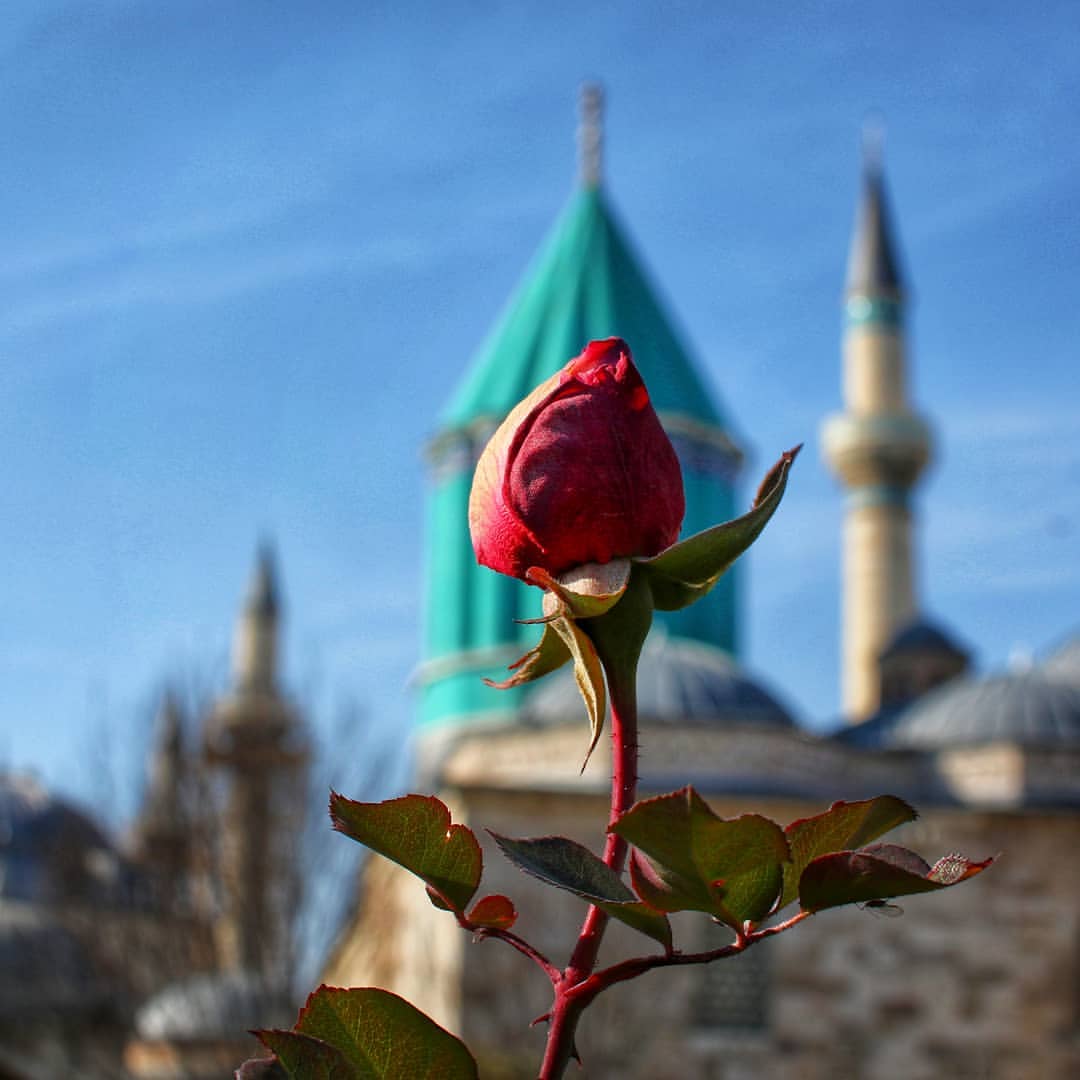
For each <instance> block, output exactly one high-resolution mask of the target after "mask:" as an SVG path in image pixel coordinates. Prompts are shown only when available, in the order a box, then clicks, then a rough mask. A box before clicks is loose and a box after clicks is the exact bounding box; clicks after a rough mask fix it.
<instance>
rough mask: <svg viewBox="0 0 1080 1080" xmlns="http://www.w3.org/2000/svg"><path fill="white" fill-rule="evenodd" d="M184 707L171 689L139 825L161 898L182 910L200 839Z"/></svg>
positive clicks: (138, 847)
mask: <svg viewBox="0 0 1080 1080" xmlns="http://www.w3.org/2000/svg"><path fill="white" fill-rule="evenodd" d="M188 766H189V762H188V757H187V753H186V748H185V746H184V722H183V716H182V715H181V712H180V706H179V704H178V703H177V701H176V697H175V696H174V695H173V693H172V692H171V691H166V693H165V696H164V698H163V699H162V702H161V710H160V712H159V713H158V719H157V732H156V739H155V744H154V749H153V751H152V753H151V755H150V761H149V768H148V774H149V775H148V777H147V781H148V782H147V786H146V794H145V796H144V798H143V805H142V808H141V810H140V812H139V818H138V821H137V822H136V824H135V837H134V848H135V858H136V860H137V861H138V863H139V864H140V866H141V867H142V868H143V870H144V871H145V873H146V874H147V875H148V877H149V879H150V882H151V884H152V887H153V889H154V891H155V893H156V895H157V899H158V902H159V903H161V904H162V905H163V906H166V907H169V908H172V909H173V910H181V909H183V907H184V906H185V905H186V904H187V903H188V901H189V900H190V895H189V892H190V890H189V886H190V877H191V871H192V865H191V856H192V843H193V840H194V829H195V822H194V821H193V813H192V812H193V806H192V801H191V800H192V791H191V776H190V771H189V768H188Z"/></svg>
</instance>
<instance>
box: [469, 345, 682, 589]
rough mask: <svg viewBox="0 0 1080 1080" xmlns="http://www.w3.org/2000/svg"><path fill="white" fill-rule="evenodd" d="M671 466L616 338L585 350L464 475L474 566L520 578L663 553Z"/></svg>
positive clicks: (677, 497)
mask: <svg viewBox="0 0 1080 1080" xmlns="http://www.w3.org/2000/svg"><path fill="white" fill-rule="evenodd" d="M684 511H685V501H684V499H683V485H682V473H681V471H680V469H679V459H678V458H677V457H676V456H675V449H674V447H673V446H672V445H671V441H670V440H669V439H668V437H667V434H666V433H665V431H664V429H663V428H662V427H661V426H660V421H659V419H658V418H657V415H656V412H655V410H654V409H653V407H652V404H651V403H650V401H649V393H648V391H647V390H646V389H645V384H644V383H643V382H642V381H641V376H640V375H639V374H638V370H637V368H636V367H634V362H633V360H632V359H631V357H630V349H629V347H628V346H627V344H626V342H625V341H623V340H622V339H620V338H608V339H607V340H606V341H594V342H591V343H590V344H589V345H588V346H587V347H586V349H585V351H584V352H583V353H582V354H581V355H580V356H578V357H577V358H576V359H574V360H571V361H570V363H568V364H567V365H566V367H564V368H563V369H562V371H560V372H559V373H558V374H556V375H553V376H552V377H551V378H550V379H548V380H547V381H546V382H543V383H541V384H540V386H538V387H537V388H536V389H535V390H534V391H533V392H532V393H531V394H529V396H528V397H527V398H525V400H524V401H522V402H520V403H519V404H518V405H517V406H516V407H515V408H514V410H513V411H512V412H511V413H510V415H509V416H508V417H507V418H506V419H505V420H504V421H503V422H502V424H501V425H500V426H499V428H498V430H497V431H496V432H495V434H494V435H493V436H492V437H491V441H490V442H489V443H488V444H487V446H486V447H485V448H484V452H483V454H481V456H480V461H479V463H478V464H477V466H476V475H475V476H474V478H473V486H472V494H471V495H470V497H469V531H470V533H471V534H472V542H473V548H474V549H475V550H476V557H477V559H478V560H479V561H480V562H481V563H482V564H483V565H484V566H490V567H491V569H493V570H498V571H499V572H500V573H503V574H509V575H510V576H511V577H517V578H522V579H524V578H525V574H526V571H527V570H528V569H529V567H531V566H538V567H542V568H543V569H544V570H547V571H548V573H550V574H552V575H557V574H561V573H564V572H565V571H566V570H569V569H570V568H571V567H574V566H581V565H582V564H584V563H606V562H610V561H611V560H612V559H617V558H625V557H628V556H631V555H643V556H649V555H655V554H657V553H658V552H660V551H663V550H664V548H666V547H669V546H670V545H671V544H673V543H675V541H676V540H677V539H678V536H679V528H680V526H681V525H682V519H683V513H684Z"/></svg>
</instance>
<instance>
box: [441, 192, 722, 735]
mask: <svg viewBox="0 0 1080 1080" xmlns="http://www.w3.org/2000/svg"><path fill="white" fill-rule="evenodd" d="M613 336H618V337H621V338H623V339H625V340H626V341H627V342H628V343H629V345H630V348H631V350H632V352H633V355H634V360H635V362H636V364H637V365H638V368H639V369H640V371H641V373H642V376H643V377H644V379H645V382H646V385H647V386H648V388H649V393H650V396H651V398H652V401H653V405H654V406H655V407H656V410H657V412H658V414H659V416H660V419H661V421H662V422H663V424H664V427H665V428H666V430H667V432H668V434H669V435H670V436H671V438H672V441H673V442H674V444H675V448H676V450H677V451H678V453H679V457H680V460H681V462H682V466H683V474H684V482H685V486H686V504H687V513H686V520H685V523H684V526H683V533H684V535H685V534H689V533H692V532H697V531H698V530H699V529H702V528H706V527H708V526H710V525H714V524H716V523H717V522H718V521H723V520H726V519H727V518H729V517H732V516H734V513H735V508H734V490H733V489H734V481H735V476H736V473H737V470H738V466H739V462H740V459H741V455H740V453H739V451H738V449H737V448H736V447H735V445H734V444H733V442H732V441H731V439H730V438H729V436H728V434H727V426H726V422H725V420H724V418H723V416H722V413H721V412H720V410H719V408H718V407H717V405H716V403H715V402H714V401H713V399H712V398H711V397H710V395H709V394H708V393H707V392H706V390H705V387H704V385H703V383H702V381H701V378H700V377H699V375H698V373H697V371H696V370H695V366H694V364H693V362H692V361H691V359H690V356H689V354H688V352H687V350H686V348H685V347H684V345H683V344H682V342H681V341H680V340H679V337H678V335H677V334H676V333H675V331H674V330H673V328H672V325H671V322H670V320H669V319H668V317H667V316H666V314H665V313H664V311H663V309H662V307H661V305H660V303H659V301H658V300H657V297H656V294H655V292H654V290H653V289H652V287H651V286H650V285H649V282H648V279H647V277H646V275H645V273H644V271H643V270H642V268H641V264H640V262H639V261H638V259H637V258H636V257H635V255H634V253H633V250H632V248H631V246H630V244H629V242H628V240H627V239H626V236H625V234H624V233H623V231H622V229H621V228H620V227H619V225H618V223H617V221H616V219H615V216H614V214H613V212H612V210H611V207H610V205H609V203H608V200H607V198H606V196H605V195H604V193H603V191H602V190H601V189H600V187H599V185H589V186H586V187H584V188H583V189H582V190H580V191H579V192H578V193H577V194H576V195H575V196H574V198H573V199H572V201H571V203H570V205H569V206H568V207H567V209H566V211H565V212H564V213H563V215H562V216H561V218H560V219H559V220H558V222H557V223H556V226H555V228H554V230H553V231H552V233H551V235H550V236H549V238H548V239H547V241H546V243H545V244H544V245H543V247H542V248H541V250H540V253H539V255H538V257H537V258H536V260H535V261H534V263H533V265H532V266H531V267H530V269H529V271H528V272H527V274H526V276H525V279H524V282H523V283H522V285H521V286H520V287H519V288H518V290H517V292H516V293H515V294H514V296H513V298H512V299H511V301H510V304H509V305H508V307H507V309H506V310H505V312H504V313H503V315H502V317H501V318H500V320H499V321H498V323H497V324H496V326H495V329H494V331H493V332H492V333H491V335H490V336H489V338H488V340H487V341H486V342H485V344H484V345H483V347H482V348H481V349H480V351H479V353H478V355H477V356H476V358H475V360H474V361H473V363H472V365H471V366H470V368H469V371H468V373H467V374H466V376H465V378H464V380H463V382H462V383H461V385H460V386H459V388H458V390H457V392H456V393H455V394H454V396H453V398H452V400H451V402H450V404H449V406H448V408H447V409H446V410H445V412H444V413H443V415H442V417H441V423H440V433H439V434H438V435H437V437H436V439H435V441H434V443H433V444H432V448H431V457H432V462H433V466H434V469H433V473H434V475H433V480H434V483H433V490H432V491H431V494H430V502H429V545H428V551H429V559H428V567H427V575H428V576H427V597H428V609H427V619H426V623H427V631H426V632H427V640H426V643H425V655H426V660H425V663H424V665H423V667H422V669H421V682H422V685H423V698H424V700H423V707H422V724H423V726H424V727H425V728H430V727H432V726H434V725H442V724H446V723H456V724H460V723H463V722H471V721H474V720H483V719H489V720H510V719H513V718H514V716H515V715H516V712H517V710H518V709H519V708H520V705H521V702H522V697H523V695H524V693H525V692H527V691H523V690H515V691H510V692H506V691H503V692H500V691H496V690H492V689H490V688H489V687H486V686H484V685H483V683H482V681H481V678H482V677H483V676H487V677H492V678H502V677H504V675H505V667H506V665H507V664H508V663H509V662H511V661H513V660H515V659H517V657H518V656H519V655H520V654H521V653H522V652H524V651H525V650H526V649H528V648H530V647H531V646H532V645H533V644H535V641H536V639H537V637H538V633H537V628H536V627H535V626H520V625H518V624H517V623H515V622H514V620H515V619H523V618H531V617H535V616H536V615H538V614H539V613H540V595H541V594H540V590H538V589H536V588H532V587H529V586H527V585H523V584H521V583H520V582H516V581H514V580H512V579H510V578H506V577H502V576H500V575H498V574H496V573H494V572H493V571H491V570H488V569H486V568H484V567H481V566H478V565H477V564H476V561H475V558H474V556H473V552H472V546H471V543H470V540H469V533H468V522H467V506H468V496H469V489H470V486H471V483H472V471H473V468H474V467H475V463H476V460H477V458H478V457H479V454H480V451H481V450H482V449H483V446H484V444H485V442H486V441H487V438H488V437H489V436H490V434H491V432H492V431H493V430H494V428H495V427H496V426H497V425H498V423H499V422H500V421H501V420H502V419H503V417H505V416H506V414H507V413H508V412H509V411H510V409H511V408H513V406H514V405H516V404H517V402H518V401H520V400H521V399H522V398H523V397H524V396H525V395H526V394H527V393H528V392H529V391H530V390H532V389H533V387H535V386H536V385H537V384H538V383H540V382H541V381H543V380H544V379H546V378H548V377H550V376H551V375H553V374H554V373H555V372H556V371H558V370H559V369H560V368H561V367H562V366H563V365H564V364H565V363H566V362H567V361H568V360H570V359H571V358H573V357H574V356H576V355H577V354H578V353H579V352H581V350H582V349H583V348H584V346H585V345H586V344H587V343H588V342H589V341H592V340H595V339H597V338H606V337H613ZM658 618H659V619H662V621H663V622H664V623H665V624H666V626H667V629H668V632H669V633H670V634H671V635H673V636H678V637H684V638H691V639H694V640H697V641H702V642H705V643H707V644H710V645H714V646H719V647H720V648H724V649H727V650H729V651H731V652H734V651H735V648H736V603H735V580H734V576H733V575H730V574H729V575H728V576H727V577H726V578H725V579H723V580H722V581H721V583H720V585H719V586H718V587H717V588H716V589H715V590H714V591H713V592H712V593H711V594H710V595H709V597H708V598H707V599H706V600H704V601H702V602H700V603H698V604H696V605H694V606H693V607H691V608H688V609H687V610H685V611H682V612H674V613H670V614H662V615H659V616H658Z"/></svg>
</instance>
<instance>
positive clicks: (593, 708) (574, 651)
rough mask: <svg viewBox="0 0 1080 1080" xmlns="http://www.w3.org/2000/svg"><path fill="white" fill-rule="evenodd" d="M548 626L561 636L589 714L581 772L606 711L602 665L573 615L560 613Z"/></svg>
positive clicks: (597, 740) (598, 738) (597, 735)
mask: <svg viewBox="0 0 1080 1080" xmlns="http://www.w3.org/2000/svg"><path fill="white" fill-rule="evenodd" d="M549 626H550V627H551V628H552V629H553V630H554V631H555V633H556V634H558V635H559V637H560V638H562V641H563V644H564V645H565V646H566V648H567V650H568V651H569V653H570V655H571V656H572V657H573V660H574V681H575V682H576V683H577V688H578V690H579V691H580V692H581V698H582V700H583V701H584V702H585V711H586V712H587V713H588V716H589V731H590V738H589V748H588V750H586V751H585V760H584V761H583V762H582V763H581V771H582V772H584V771H585V766H586V765H588V764H589V758H590V757H592V752H593V751H594V750H595V749H596V744H597V743H598V742H599V741H600V733H601V732H602V731H603V730H604V714H605V713H606V712H607V689H606V687H605V684H604V669H603V667H602V666H601V665H600V657H599V656H598V655H597V652H596V646H595V645H594V644H593V643H592V641H591V640H590V638H589V636H588V634H586V633H585V631H584V630H582V629H581V628H580V627H579V626H578V624H577V623H576V622H575V621H574V620H573V619H571V618H567V617H565V616H560V617H559V618H557V619H555V620H554V621H553V622H551V623H549ZM546 629H547V628H546V627H545V630H546Z"/></svg>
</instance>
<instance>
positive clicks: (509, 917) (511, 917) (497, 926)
mask: <svg viewBox="0 0 1080 1080" xmlns="http://www.w3.org/2000/svg"><path fill="white" fill-rule="evenodd" d="M469 922H470V923H472V924H473V926H486V927H489V928H491V929H492V930H509V929H510V927H511V926H513V925H514V923H516V922H517V910H516V908H515V907H514V904H513V901H512V900H510V898H509V897H506V896H499V895H493V896H485V897H484V898H483V899H482V900H477V901H476V903H475V904H474V905H473V909H472V911H470V912H469Z"/></svg>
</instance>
